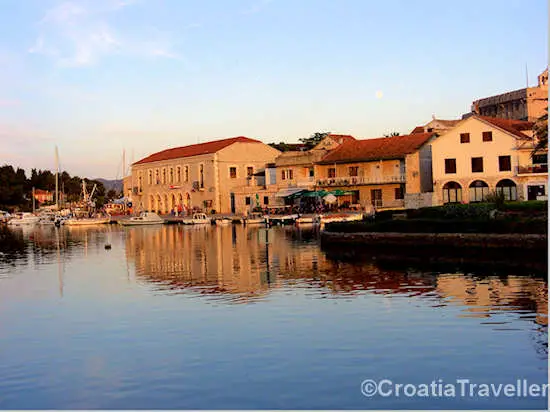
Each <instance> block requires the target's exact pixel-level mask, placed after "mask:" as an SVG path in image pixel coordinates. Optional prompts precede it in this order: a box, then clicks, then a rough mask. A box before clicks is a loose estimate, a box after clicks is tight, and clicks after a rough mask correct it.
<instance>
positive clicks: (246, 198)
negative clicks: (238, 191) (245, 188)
mask: <svg viewBox="0 0 550 412" xmlns="http://www.w3.org/2000/svg"><path fill="white" fill-rule="evenodd" d="M244 203H245V204H246V205H250V196H247V197H245V198H244Z"/></svg>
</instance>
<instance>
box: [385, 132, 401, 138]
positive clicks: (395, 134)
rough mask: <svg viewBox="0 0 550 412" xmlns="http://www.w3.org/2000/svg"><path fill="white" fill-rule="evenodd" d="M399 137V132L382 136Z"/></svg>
mask: <svg viewBox="0 0 550 412" xmlns="http://www.w3.org/2000/svg"><path fill="white" fill-rule="evenodd" d="M395 136H399V132H391V133H387V134H385V135H384V137H395Z"/></svg>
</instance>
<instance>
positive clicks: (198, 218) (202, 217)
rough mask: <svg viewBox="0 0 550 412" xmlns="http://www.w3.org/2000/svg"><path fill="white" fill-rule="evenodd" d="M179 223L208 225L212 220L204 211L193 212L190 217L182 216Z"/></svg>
mask: <svg viewBox="0 0 550 412" xmlns="http://www.w3.org/2000/svg"><path fill="white" fill-rule="evenodd" d="M181 223H183V224H184V225H210V224H212V220H211V219H210V218H209V217H208V216H206V214H205V213H193V216H192V217H184V218H183V219H182V220H181Z"/></svg>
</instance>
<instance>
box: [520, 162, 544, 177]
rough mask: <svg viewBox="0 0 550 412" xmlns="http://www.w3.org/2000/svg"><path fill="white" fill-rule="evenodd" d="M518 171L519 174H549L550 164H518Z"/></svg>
mask: <svg viewBox="0 0 550 412" xmlns="http://www.w3.org/2000/svg"><path fill="white" fill-rule="evenodd" d="M516 172H517V174H518V175H531V174H536V173H539V174H545V173H546V174H547V173H548V164H545V163H539V164H535V165H528V166H518V167H517V168H516Z"/></svg>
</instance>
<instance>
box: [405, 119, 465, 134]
mask: <svg viewBox="0 0 550 412" xmlns="http://www.w3.org/2000/svg"><path fill="white" fill-rule="evenodd" d="M459 122H460V119H459V120H444V119H437V118H436V117H435V115H433V116H432V120H430V121H429V122H428V123H426V124H425V125H424V126H417V127H415V128H414V129H413V131H412V132H411V134H412V133H437V134H441V133H444V132H446V131H447V130H450V129H452V128H453V127H455V126H456V125H457V124H458V123H459Z"/></svg>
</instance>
